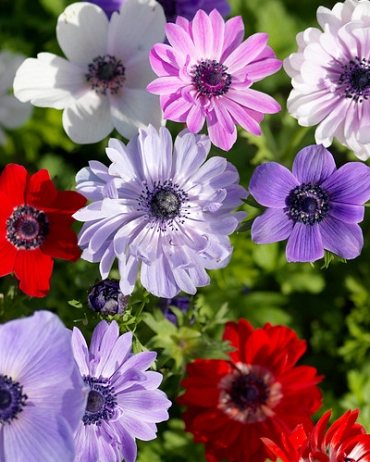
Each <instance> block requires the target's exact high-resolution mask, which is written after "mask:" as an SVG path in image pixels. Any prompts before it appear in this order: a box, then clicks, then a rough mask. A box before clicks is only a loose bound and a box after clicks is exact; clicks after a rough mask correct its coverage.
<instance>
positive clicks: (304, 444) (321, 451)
mask: <svg viewBox="0 0 370 462" xmlns="http://www.w3.org/2000/svg"><path fill="white" fill-rule="evenodd" d="M330 414H331V411H328V412H326V413H325V414H324V415H323V416H322V417H321V419H320V420H319V421H318V422H317V424H316V425H315V427H314V428H313V430H312V432H311V433H310V434H309V436H307V434H306V432H305V430H304V429H303V427H302V425H298V426H297V427H296V428H295V429H294V430H293V432H292V433H291V434H289V435H287V434H284V433H282V434H281V442H279V443H277V440H275V441H271V440H270V439H268V438H262V441H263V442H264V443H265V445H266V446H267V448H268V449H269V450H270V451H271V453H272V454H273V455H274V456H276V457H279V458H280V459H281V460H282V461H283V462H306V461H314V462H369V461H370V435H367V434H366V431H365V429H364V427H363V426H362V425H360V424H359V423H357V422H356V420H357V417H358V414H359V411H358V409H357V410H355V411H347V412H345V413H344V414H343V415H342V416H341V417H339V419H337V420H336V421H335V422H334V423H333V424H332V425H331V426H330V427H329V429H328V430H327V432H326V433H325V428H326V426H327V424H328V422H329V419H330Z"/></svg>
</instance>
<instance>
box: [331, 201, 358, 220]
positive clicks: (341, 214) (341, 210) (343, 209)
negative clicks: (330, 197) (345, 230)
mask: <svg viewBox="0 0 370 462" xmlns="http://www.w3.org/2000/svg"><path fill="white" fill-rule="evenodd" d="M329 207H330V209H329V215H330V216H331V217H332V218H334V219H337V220H340V221H344V222H345V223H360V221H362V220H363V219H364V213H365V207H364V206H363V205H352V204H340V203H338V202H333V201H330V203H329Z"/></svg>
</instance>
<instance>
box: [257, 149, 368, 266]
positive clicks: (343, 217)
mask: <svg viewBox="0 0 370 462" xmlns="http://www.w3.org/2000/svg"><path fill="white" fill-rule="evenodd" d="M249 192H250V193H251V195H252V196H253V197H254V198H255V199H256V201H257V202H259V203H260V204H261V205H263V206H265V207H267V210H266V211H265V212H264V213H263V214H262V215H260V216H258V217H257V218H256V219H255V220H254V222H253V225H252V240H253V241H254V242H257V243H258V244H266V243H270V242H276V241H283V240H285V239H288V244H287V247H286V257H287V260H288V261H290V262H291V261H293V262H294V261H301V262H307V261H308V262H312V261H315V260H318V259H319V258H322V257H323V256H324V249H326V250H329V251H330V252H332V253H334V254H336V255H339V256H340V257H342V258H345V259H351V258H355V257H357V256H358V255H359V254H360V252H361V249H362V246H363V240H364V239H363V235H362V231H361V228H360V226H359V225H358V224H357V223H359V222H360V221H362V220H363V217H364V212H365V207H364V205H363V204H364V203H365V202H366V201H368V200H369V199H370V168H369V167H367V166H366V165H364V164H362V163H360V162H348V163H347V164H345V165H343V166H342V167H340V168H339V169H338V170H337V168H336V166H335V162H334V158H333V156H332V155H331V154H330V152H329V151H328V150H327V149H325V148H324V146H322V145H320V146H316V145H312V146H307V147H305V148H303V149H302V150H301V151H299V153H298V154H297V156H296V158H295V159H294V162H293V171H292V172H290V171H289V170H288V169H287V168H285V167H283V166H282V165H280V164H278V163H276V162H267V163H265V164H262V165H260V166H258V167H257V168H256V170H255V171H254V173H253V175H252V178H251V181H250V184H249Z"/></svg>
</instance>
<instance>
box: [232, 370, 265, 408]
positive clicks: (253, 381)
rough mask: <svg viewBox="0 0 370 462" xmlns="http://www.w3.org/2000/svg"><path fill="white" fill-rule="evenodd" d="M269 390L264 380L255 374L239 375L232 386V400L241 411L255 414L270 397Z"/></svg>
mask: <svg viewBox="0 0 370 462" xmlns="http://www.w3.org/2000/svg"><path fill="white" fill-rule="evenodd" d="M269 393H270V392H269V389H268V386H267V385H266V384H265V382H264V381H263V379H262V378H260V377H257V376H256V375H255V374H253V373H251V374H246V375H244V374H243V375H239V376H238V377H236V379H235V380H234V381H233V382H232V384H231V390H230V399H231V401H232V402H233V404H234V405H235V406H236V407H237V408H238V409H239V410H240V411H244V410H246V409H248V410H250V411H252V412H255V411H256V410H257V409H259V408H260V407H261V406H262V405H263V404H266V402H267V399H268V397H269Z"/></svg>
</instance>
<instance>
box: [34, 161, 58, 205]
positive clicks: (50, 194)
mask: <svg viewBox="0 0 370 462" xmlns="http://www.w3.org/2000/svg"><path fill="white" fill-rule="evenodd" d="M57 194H58V191H57V189H56V187H55V186H54V184H53V182H52V181H51V179H50V175H49V172H48V171H47V170H45V169H43V170H39V171H38V172H37V173H35V174H34V175H32V176H31V177H30V179H29V180H28V185H27V193H26V201H27V204H28V205H33V206H34V207H35V208H37V209H40V210H44V209H45V207H48V206H49V205H50V204H51V203H52V202H53V201H54V200H55V198H56V197H57Z"/></svg>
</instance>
